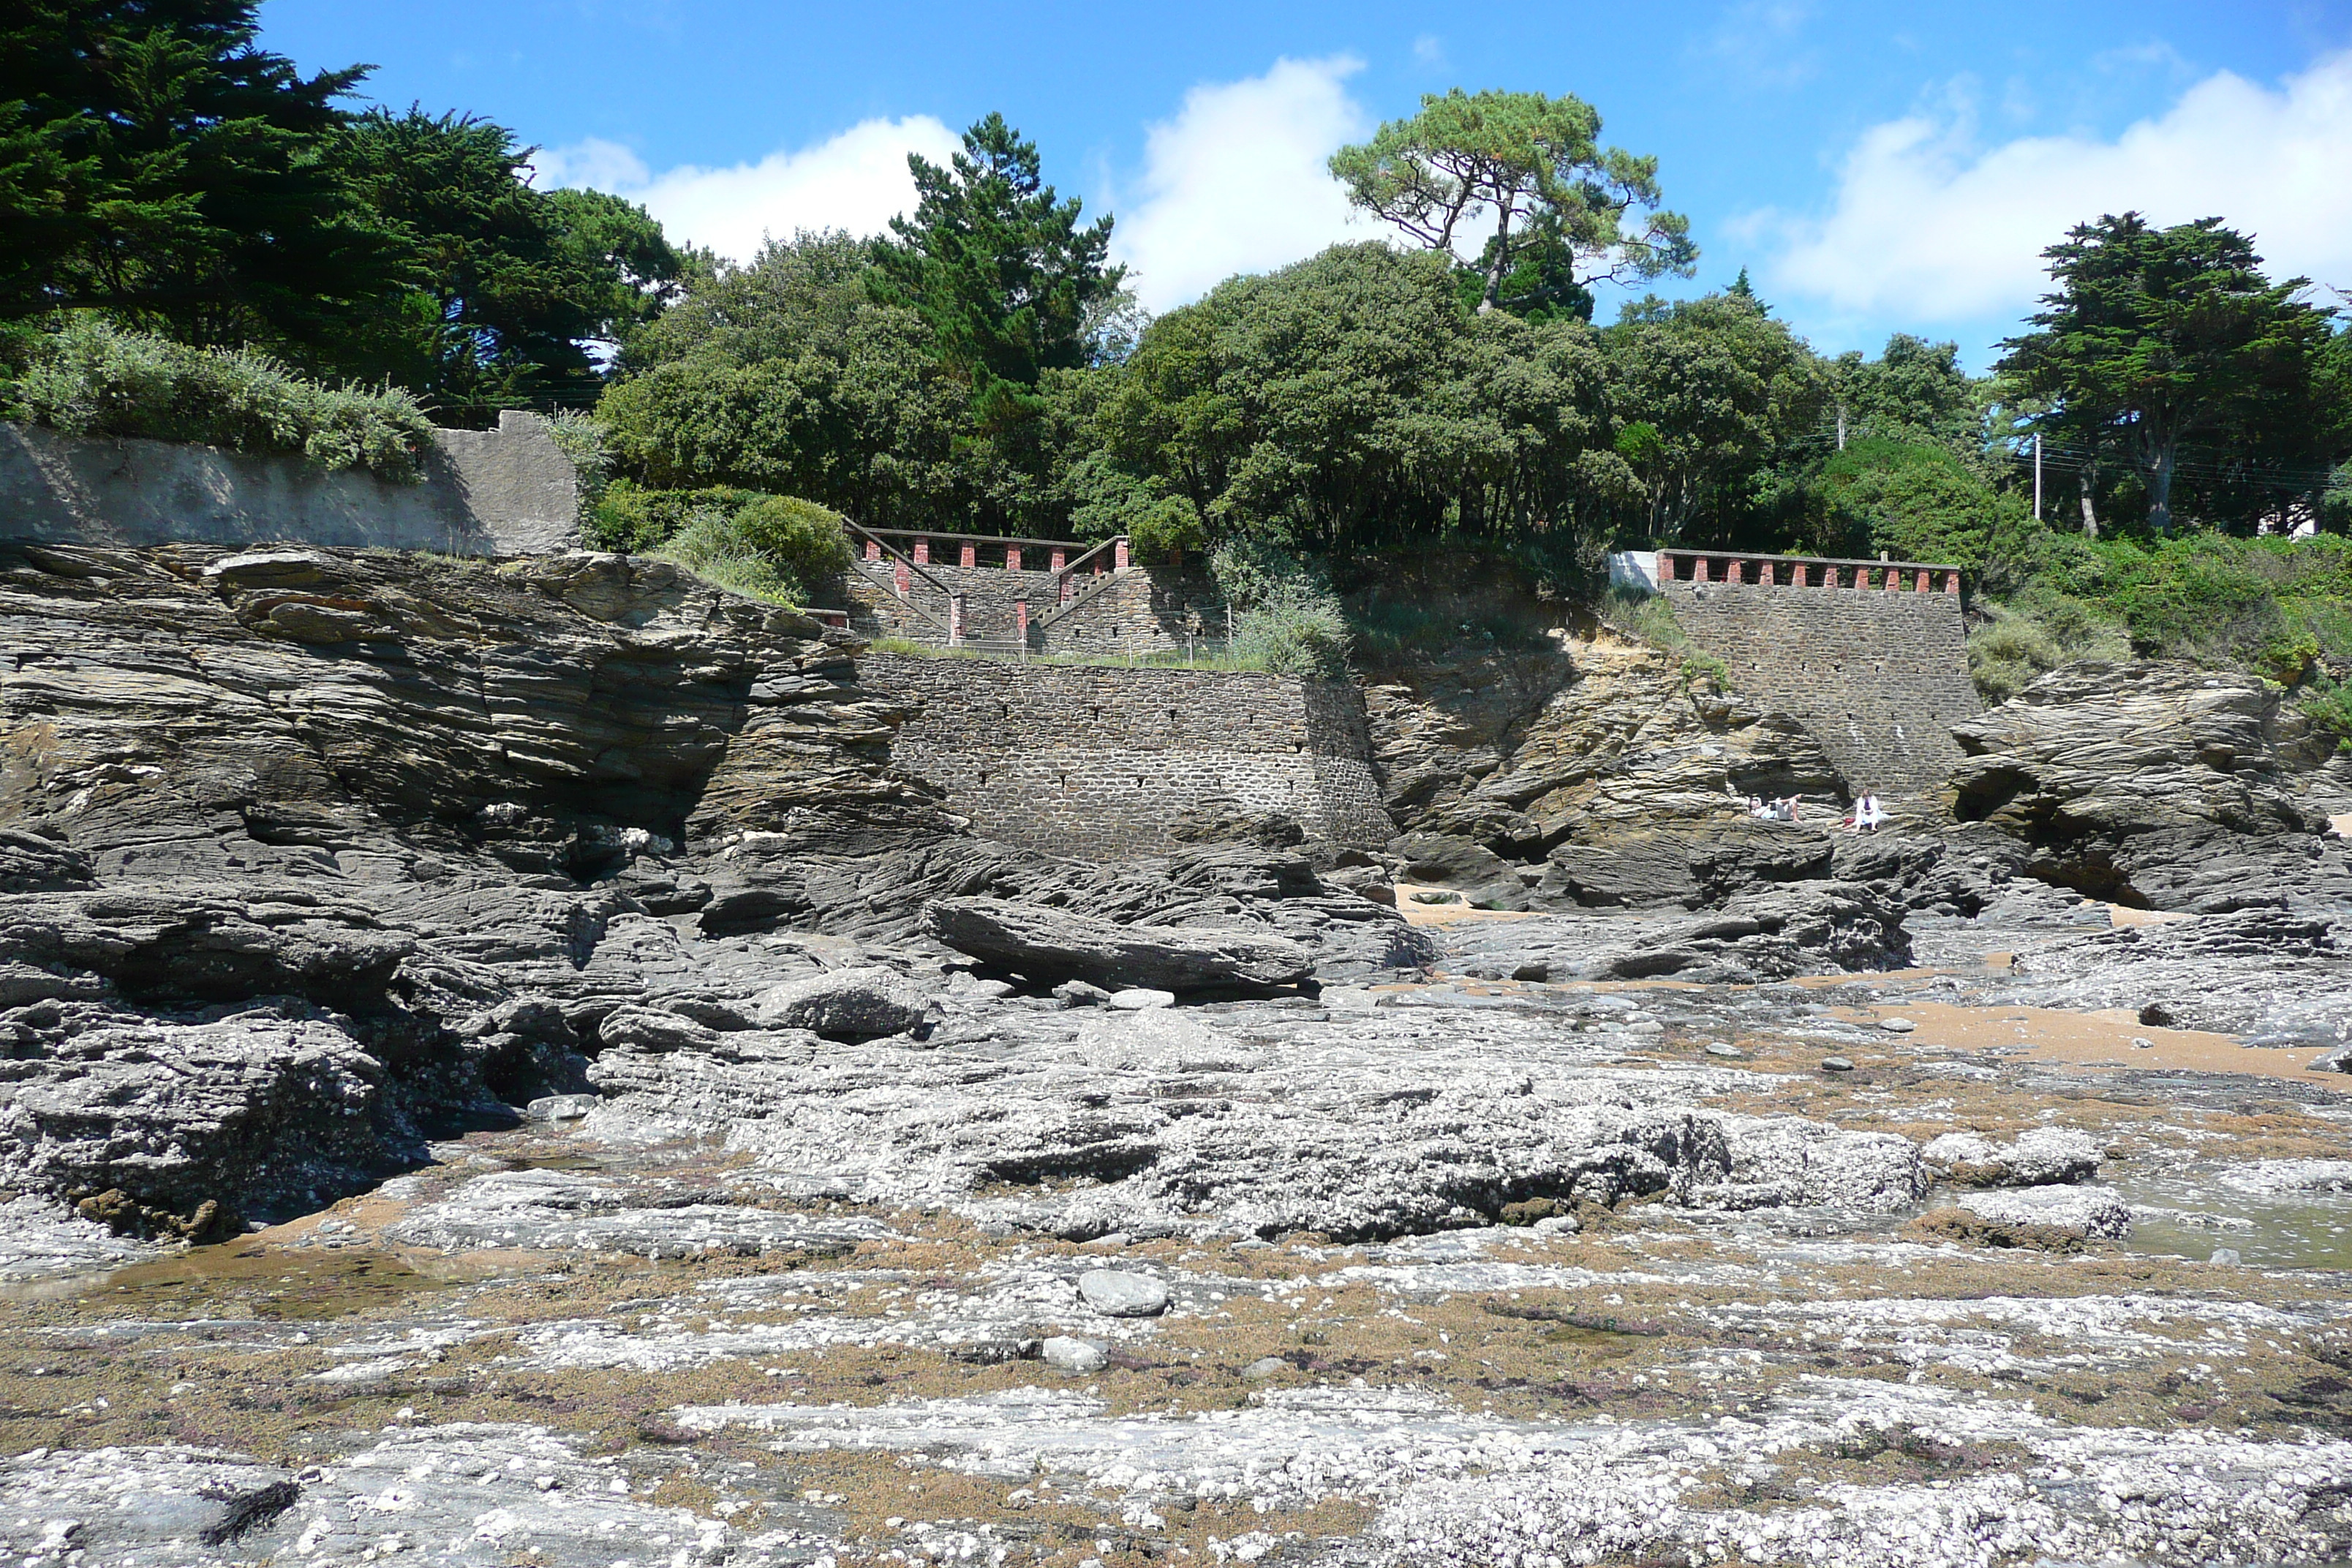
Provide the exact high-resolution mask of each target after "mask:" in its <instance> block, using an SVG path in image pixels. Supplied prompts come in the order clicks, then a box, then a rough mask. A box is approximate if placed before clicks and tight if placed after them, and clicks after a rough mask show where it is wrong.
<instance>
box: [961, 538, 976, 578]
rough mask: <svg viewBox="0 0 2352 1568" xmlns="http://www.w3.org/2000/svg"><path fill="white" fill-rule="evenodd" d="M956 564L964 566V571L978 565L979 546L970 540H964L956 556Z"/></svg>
mask: <svg viewBox="0 0 2352 1568" xmlns="http://www.w3.org/2000/svg"><path fill="white" fill-rule="evenodd" d="M956 564H957V565H959V566H961V567H962V568H964V570H966V571H970V570H971V568H973V567H974V566H977V565H979V564H980V546H979V545H977V544H973V543H971V542H966V543H965V544H964V547H963V549H962V550H961V552H959V553H958V555H957V557H956Z"/></svg>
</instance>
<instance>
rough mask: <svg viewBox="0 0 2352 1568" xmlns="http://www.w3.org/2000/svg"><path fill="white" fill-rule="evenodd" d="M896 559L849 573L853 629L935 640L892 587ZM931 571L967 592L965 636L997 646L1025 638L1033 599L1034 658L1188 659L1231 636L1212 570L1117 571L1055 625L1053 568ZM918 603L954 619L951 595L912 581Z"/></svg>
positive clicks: (1085, 581)
mask: <svg viewBox="0 0 2352 1568" xmlns="http://www.w3.org/2000/svg"><path fill="white" fill-rule="evenodd" d="M891 564H892V563H890V562H888V561H861V562H859V563H857V566H856V569H855V570H853V571H852V572H851V573H850V575H849V604H848V605H847V606H846V608H847V609H848V611H849V616H850V625H851V626H853V627H854V628H855V629H856V631H857V632H858V633H859V634H860V635H862V636H865V637H912V638H915V639H916V640H918V641H922V642H936V641H938V640H939V639H940V628H939V626H937V625H935V624H933V623H932V622H931V621H929V620H927V619H925V618H924V617H923V616H919V615H917V614H914V613H912V612H910V611H909V610H908V608H907V607H906V605H903V604H901V603H900V602H899V601H898V598H897V597H896V595H894V594H893V592H892V589H891V581H892V580H891ZM925 570H926V571H928V572H929V573H930V574H931V575H932V576H933V577H936V578H938V579H939V580H940V582H942V583H945V584H948V586H949V587H950V589H953V590H961V592H962V594H963V595H964V635H965V636H966V637H972V638H977V639H981V640H984V641H989V642H1007V641H1011V640H1013V639H1014V638H1015V637H1017V636H1018V635H1019V634H1018V632H1017V630H1016V628H1017V626H1018V625H1019V617H1018V616H1017V614H1016V613H1015V611H1014V609H1013V604H1014V601H1015V600H1017V599H1019V598H1020V597H1022V596H1023V595H1027V596H1028V600H1029V647H1030V650H1031V651H1032V652H1034V653H1046V654H1052V653H1087V654H1129V653H1132V654H1153V653H1181V652H1183V651H1185V649H1186V647H1188V634H1189V637H1190V638H1195V639H1198V640H1199V643H1200V646H1201V647H1202V648H1203V649H1205V648H1206V647H1209V646H1210V645H1214V646H1216V647H1223V643H1224V637H1225V608H1224V601H1223V598H1221V597H1220V596H1219V595H1218V593H1217V587H1216V584H1215V583H1214V581H1213V580H1212V579H1211V578H1210V576H1209V574H1207V573H1205V572H1202V571H1197V570H1193V569H1191V568H1182V567H1169V566H1130V567H1129V568H1128V569H1127V570H1126V571H1125V572H1118V573H1112V574H1108V575H1109V576H1110V577H1111V579H1112V581H1111V582H1110V583H1109V584H1108V585H1107V586H1104V587H1102V590H1101V592H1100V593H1098V594H1096V595H1095V596H1094V597H1093V598H1091V599H1087V601H1086V603H1084V604H1082V605H1078V606H1077V607H1076V609H1074V610H1072V611H1071V612H1070V613H1069V614H1068V615H1067V616H1063V617H1061V618H1059V619H1056V620H1054V621H1053V624H1051V625H1050V626H1049V625H1047V624H1046V622H1047V619H1048V617H1049V616H1051V615H1052V613H1053V612H1054V611H1055V609H1057V608H1058V607H1059V600H1058V598H1057V597H1056V595H1057V592H1058V589H1057V587H1056V584H1055V579H1054V574H1053V573H1051V572H1036V571H1031V570H1029V569H1028V568H1027V567H1026V566H1024V567H1023V569H1022V570H1020V571H1018V572H1007V571H1005V570H1004V569H1003V568H1002V567H999V566H969V567H967V566H956V565H942V564H940V563H939V562H937V561H934V562H932V563H930V564H929V566H928V567H926V568H925ZM1098 582H1099V579H1097V578H1096V577H1095V576H1093V575H1092V574H1088V573H1085V572H1081V573H1080V574H1078V576H1077V578H1076V589H1075V591H1074V594H1073V598H1074V599H1076V598H1078V597H1082V596H1084V595H1087V593H1089V592H1091V591H1093V590H1094V589H1095V588H1096V587H1097V584H1098ZM909 589H910V592H911V593H912V594H913V595H914V596H915V599H916V602H917V603H919V605H921V606H922V607H923V608H924V609H926V610H929V611H930V612H931V613H932V614H933V615H935V616H938V617H939V618H940V620H941V621H945V620H946V619H947V599H946V596H945V595H942V594H941V593H940V591H939V590H938V589H936V588H933V587H932V586H930V585H929V584H927V583H925V582H924V581H923V580H922V579H921V578H919V577H917V578H913V579H912V580H911V582H910V584H909Z"/></svg>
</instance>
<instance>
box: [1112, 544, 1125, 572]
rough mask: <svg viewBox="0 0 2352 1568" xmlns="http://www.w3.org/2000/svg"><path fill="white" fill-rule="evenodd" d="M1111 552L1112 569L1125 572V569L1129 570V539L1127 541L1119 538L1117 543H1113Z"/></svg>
mask: <svg viewBox="0 0 2352 1568" xmlns="http://www.w3.org/2000/svg"><path fill="white" fill-rule="evenodd" d="M1110 554H1111V570H1112V571H1114V572H1124V571H1126V570H1127V541H1126V540H1125V539H1121V540H1119V541H1118V542H1117V543H1116V544H1113V545H1112V546H1111V547H1110Z"/></svg>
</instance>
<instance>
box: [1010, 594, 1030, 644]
mask: <svg viewBox="0 0 2352 1568" xmlns="http://www.w3.org/2000/svg"><path fill="white" fill-rule="evenodd" d="M1013 632H1014V633H1015V634H1016V635H1017V636H1018V637H1020V638H1021V646H1022V647H1028V646H1029V596H1028V595H1026V594H1024V595H1022V596H1021V597H1019V598H1017V599H1015V600H1013Z"/></svg>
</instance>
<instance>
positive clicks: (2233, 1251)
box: [2213, 1247, 2245, 1263]
mask: <svg viewBox="0 0 2352 1568" xmlns="http://www.w3.org/2000/svg"><path fill="white" fill-rule="evenodd" d="M2213 1261H2214V1262H2216V1263H2242V1262H2244V1261H2245V1259H2244V1258H2241V1257H2239V1256H2238V1249H2237V1248H2236V1247H2215V1248H2214V1249H2213Z"/></svg>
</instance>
